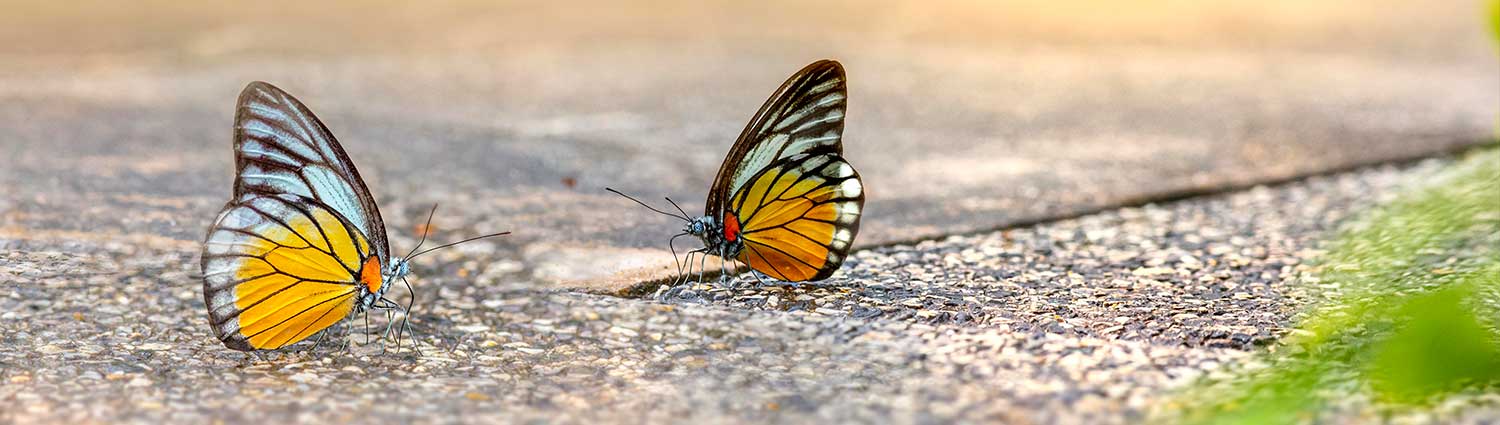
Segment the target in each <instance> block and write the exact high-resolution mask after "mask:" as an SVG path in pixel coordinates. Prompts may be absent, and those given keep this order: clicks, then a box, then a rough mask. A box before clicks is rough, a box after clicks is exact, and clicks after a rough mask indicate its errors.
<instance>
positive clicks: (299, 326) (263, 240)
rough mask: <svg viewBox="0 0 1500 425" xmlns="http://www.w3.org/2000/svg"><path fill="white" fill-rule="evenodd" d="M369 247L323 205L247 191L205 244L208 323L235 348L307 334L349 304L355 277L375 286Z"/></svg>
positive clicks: (334, 319) (344, 312) (282, 342)
mask: <svg viewBox="0 0 1500 425" xmlns="http://www.w3.org/2000/svg"><path fill="white" fill-rule="evenodd" d="M368 252H369V244H368V242H366V240H365V238H364V237H363V236H362V235H360V234H359V233H358V232H357V231H355V230H353V227H352V226H349V225H347V224H346V223H345V222H343V221H342V220H339V218H338V217H337V216H335V215H333V213H332V212H331V211H330V210H328V209H327V208H326V207H323V206H321V204H318V203H316V202H313V201H311V200H309V199H307V198H302V197H299V196H295V195H279V196H260V195H246V196H245V197H242V198H241V199H239V200H237V201H236V202H232V203H231V204H230V205H229V206H228V207H226V209H225V211H224V212H223V213H222V214H220V216H219V220H218V221H217V222H216V223H215V226H214V228H213V231H211V232H210V233H209V237H208V240H207V241H206V242H205V243H204V255H203V274H204V282H205V285H204V296H205V298H206V299H207V302H208V304H209V319H210V322H211V324H212V325H213V327H214V330H215V332H216V333H217V334H218V336H219V339H220V340H223V341H224V343H225V345H227V346H229V347H230V348H235V349H239V350H252V349H275V348H281V347H284V346H287V345H290V344H293V343H296V342H298V341H301V340H303V339H306V338H307V337H309V336H311V335H313V334H315V333H317V332H319V331H322V330H323V329H326V328H328V327H329V326H332V325H333V324H335V323H338V321H339V320H342V319H343V318H345V317H346V316H348V315H349V313H350V312H352V311H353V310H354V298H355V295H356V294H358V293H359V287H358V286H356V285H357V282H366V283H365V284H367V285H369V284H370V283H373V287H374V288H378V287H379V285H380V278H379V270H380V267H379V264H380V261H379V260H377V259H376V258H375V256H373V255H369V254H366V253H368ZM367 255H368V257H369V258H368V259H367V260H364V261H361V259H362V258H364V256H367ZM372 264H373V269H371V267H372ZM370 270H374V273H375V275H376V277H375V278H374V281H373V282H370V280H369V277H368V273H369V271H370Z"/></svg>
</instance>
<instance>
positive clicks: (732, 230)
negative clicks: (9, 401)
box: [608, 60, 865, 282]
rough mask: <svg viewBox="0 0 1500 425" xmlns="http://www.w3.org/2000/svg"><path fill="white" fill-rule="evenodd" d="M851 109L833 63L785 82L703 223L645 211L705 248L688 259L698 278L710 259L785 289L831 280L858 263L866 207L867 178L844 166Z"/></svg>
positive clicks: (728, 165) (739, 143)
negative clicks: (850, 262)
mask: <svg viewBox="0 0 1500 425" xmlns="http://www.w3.org/2000/svg"><path fill="white" fill-rule="evenodd" d="M846 104H847V85H846V83H845V78H844V68H843V66H842V65H839V63H838V62H836V61H832V60H821V61H818V62H814V63H812V64H810V65H807V66H806V67H804V68H802V70H800V71H797V73H795V74H792V76H791V77H790V78H788V79H787V80H786V82H785V83H782V85H781V87H780V88H779V89H777V90H776V92H775V93H774V94H772V95H771V97H770V99H768V100H766V103H765V104H764V105H763V106H761V107H760V111H758V112H756V114H755V117H754V118H752V119H751V120H750V123H749V124H748V125H746V126H745V130H744V131H743V132H741V133H740V137H739V139H738V140H736V141H735V143H734V146H733V147H732V148H731V149H730V150H729V155H728V156H726V157H725V158H724V163H723V165H721V166H720V167H719V173H718V175H717V176H716V177H715V178H714V183H713V186H711V187H710V188H709V192H708V201H707V203H706V205H705V211H704V214H703V215H702V216H699V217H696V218H690V217H688V215H687V214H686V213H685V212H683V211H682V209H681V207H678V212H681V213H682V215H681V216H678V215H677V214H671V213H666V212H663V211H660V210H657V209H655V208H651V207H650V206H648V205H646V204H644V203H641V202H640V201H636V202H637V203H640V204H641V205H643V206H646V207H647V208H650V209H651V210H652V211H656V212H659V213H662V214H667V215H672V216H677V217H678V218H680V219H682V220H684V221H686V222H687V224H686V226H685V228H684V229H683V232H682V233H680V234H678V235H677V236H684V235H692V236H696V237H697V238H698V239H699V240H701V241H702V242H703V245H704V247H703V248H702V249H699V250H694V251H690V252H689V254H688V255H689V257H688V263H689V270H691V262H692V260H691V258H692V257H691V255H692V254H694V253H703V254H709V255H714V256H717V257H719V258H722V259H725V260H726V261H729V260H734V261H739V262H741V263H744V264H746V265H748V266H750V268H751V269H754V270H755V271H758V272H760V273H761V274H764V275H766V276H769V277H773V278H776V279H779V280H782V281H787V282H803V281H812V280H822V279H826V278H828V277H829V276H831V275H832V274H833V273H834V271H837V270H838V268H839V266H840V265H842V264H843V262H844V258H845V257H846V256H848V255H849V247H850V245H851V244H852V243H853V242H854V236H855V234H857V233H859V217H860V213H861V212H862V210H863V208H864V201H865V196H864V195H865V194H864V185H863V183H861V182H860V178H859V173H858V172H856V171H855V170H854V167H853V166H851V165H849V162H848V161H846V160H844V157H843V143H842V140H843V133H844V110H845V105H846ZM608 190H610V191H611V192H614V193H616V194H619V195H621V196H626V195H624V194H623V193H620V192H618V191H615V190H614V189H608ZM626 197H627V198H629V196H626ZM630 199H631V200H633V201H634V200H635V199H634V198H630ZM667 201H668V202H671V199H670V198H669V199H667ZM673 205H674V206H676V203H673ZM677 236H674V238H676V237H677ZM674 251H675V249H674ZM700 258H701V257H700ZM700 262H701V259H700ZM758 277H759V276H757V278H758Z"/></svg>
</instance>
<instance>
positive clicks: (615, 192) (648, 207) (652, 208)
mask: <svg viewBox="0 0 1500 425" xmlns="http://www.w3.org/2000/svg"><path fill="white" fill-rule="evenodd" d="M604 190H608V191H610V192H614V194H616V195H620V196H624V197H625V199H629V200H631V201H635V203H637V204H641V206H643V207H646V209H648V210H651V211H655V212H656V213H657V214H661V215H665V216H669V217H676V218H678V219H681V220H682V221H688V222H691V221H693V220H692V219H690V218H688V216H687V213H682V215H677V214H672V213H669V212H666V211H662V210H659V209H656V208H654V207H652V206H650V205H646V203H645V202H641V201H640V200H639V199H635V198H632V197H630V195H626V194H624V193H621V192H620V191H618V190H614V189H611V188H607V187H606V188H604ZM668 201H669V202H670V201H671V200H668ZM674 205H675V204H674ZM678 209H679V210H681V208H678Z"/></svg>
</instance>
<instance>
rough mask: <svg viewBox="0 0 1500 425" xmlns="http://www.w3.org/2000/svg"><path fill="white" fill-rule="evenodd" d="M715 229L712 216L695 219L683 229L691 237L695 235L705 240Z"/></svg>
mask: <svg viewBox="0 0 1500 425" xmlns="http://www.w3.org/2000/svg"><path fill="white" fill-rule="evenodd" d="M713 228H714V218H713V217H712V216H706V215H705V216H702V217H698V218H695V219H693V221H689V222H688V223H687V226H685V227H684V228H683V229H682V231H684V232H687V233H688V234H689V235H693V236H697V237H699V238H703V237H705V236H707V234H708V233H709V231H711V230H713Z"/></svg>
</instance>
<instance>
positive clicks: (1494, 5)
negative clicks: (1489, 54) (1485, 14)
mask: <svg viewBox="0 0 1500 425" xmlns="http://www.w3.org/2000/svg"><path fill="white" fill-rule="evenodd" d="M1490 33H1491V34H1494V35H1495V41H1496V42H1500V0H1490Z"/></svg>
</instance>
